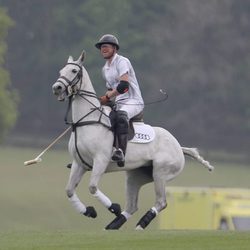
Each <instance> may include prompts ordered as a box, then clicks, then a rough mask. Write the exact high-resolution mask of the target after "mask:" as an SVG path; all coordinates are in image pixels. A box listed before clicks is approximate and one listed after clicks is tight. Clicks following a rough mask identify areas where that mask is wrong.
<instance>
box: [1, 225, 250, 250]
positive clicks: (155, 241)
mask: <svg viewBox="0 0 250 250" xmlns="http://www.w3.org/2000/svg"><path fill="white" fill-rule="evenodd" d="M249 240H250V236H249V233H242V232H241V233H239V232H219V231H159V230H155V231H143V232H139V231H118V232H117V231H115V232H114V231H112V232H110V231H109V232H106V231H103V232H100V231H97V232H80V231H53V232H50V231H42V232H37V231H36V232H25V231H23V232H14V233H13V232H12V233H2V234H0V249H1V250H8V249H11V250H15V249H16V250H22V249H23V250H30V249H33V250H45V249H46V250H56V249H58V250H59V249H60V250H71V249H74V250H76V249H84V250H88V249H90V250H96V249H103V250H123V249H124V250H128V249H129V250H135V249H136V250H140V249H143V250H153V249H157V250H160V249H164V250H172V249H173V250H236V249H237V250H248V249H249Z"/></svg>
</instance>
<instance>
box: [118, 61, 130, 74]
mask: <svg viewBox="0 0 250 250" xmlns="http://www.w3.org/2000/svg"><path fill="white" fill-rule="evenodd" d="M117 71H118V75H119V77H121V76H122V75H124V74H126V73H128V72H129V61H128V60H126V59H125V58H123V59H121V60H119V62H118V64H117Z"/></svg>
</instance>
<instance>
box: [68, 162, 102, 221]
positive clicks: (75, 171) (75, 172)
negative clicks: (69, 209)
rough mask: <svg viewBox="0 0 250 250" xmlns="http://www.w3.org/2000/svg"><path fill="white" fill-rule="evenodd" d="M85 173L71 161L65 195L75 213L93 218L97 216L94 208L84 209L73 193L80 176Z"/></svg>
mask: <svg viewBox="0 0 250 250" xmlns="http://www.w3.org/2000/svg"><path fill="white" fill-rule="evenodd" d="M85 172H86V170H85V169H84V168H83V167H82V166H79V165H78V164H77V163H76V162H75V161H73V163H72V166H71V171H70V176H69V180H68V184H67V186H66V194H67V196H68V198H69V201H70V203H71V204H72V206H73V207H74V208H75V209H76V211H77V212H79V213H80V214H83V215H85V216H87V217H92V218H95V217H96V216H97V213H96V211H95V209H94V207H86V206H85V205H84V204H83V203H82V202H81V201H80V199H79V198H78V196H77V194H76V192H75V189H76V187H77V185H78V184H79V182H80V181H81V179H82V176H83V174H84V173H85Z"/></svg>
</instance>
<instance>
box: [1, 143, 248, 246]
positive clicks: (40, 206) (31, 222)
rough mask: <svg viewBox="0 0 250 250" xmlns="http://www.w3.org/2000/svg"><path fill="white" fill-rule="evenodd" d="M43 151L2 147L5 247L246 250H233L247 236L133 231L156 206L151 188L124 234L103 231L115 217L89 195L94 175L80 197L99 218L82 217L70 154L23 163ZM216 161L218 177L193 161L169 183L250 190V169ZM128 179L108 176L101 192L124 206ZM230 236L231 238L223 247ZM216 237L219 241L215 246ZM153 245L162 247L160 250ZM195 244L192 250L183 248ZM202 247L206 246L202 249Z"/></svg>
mask: <svg viewBox="0 0 250 250" xmlns="http://www.w3.org/2000/svg"><path fill="white" fill-rule="evenodd" d="M40 151H41V150H36V149H26V148H9V147H1V148H0V155H1V163H0V170H1V175H0V207H1V209H0V249H99V248H100V247H101V246H102V248H103V249H125V247H126V244H127V247H126V249H129V248H130V249H213V250H215V249H223V248H219V246H222V245H223V244H228V246H229V247H228V248H227V249H246V248H244V245H242V248H240V247H241V245H239V246H237V248H233V247H232V246H233V243H232V244H231V243H230V244H229V242H230V241H234V240H235V242H237V240H239V239H242V240H241V242H244V241H245V239H246V237H247V235H248V234H244V233H232V232H231V233H222V232H198V231H196V232H189V231H187V232H184V231H159V230H157V229H158V221H157V219H155V220H154V221H153V222H152V224H150V226H149V227H148V230H147V231H146V232H143V233H141V232H135V231H133V229H134V227H135V225H136V223H137V221H138V220H139V219H140V217H141V216H142V215H143V214H144V213H145V212H146V211H147V210H148V209H149V208H150V207H152V206H153V203H154V191H153V185H152V184H149V185H146V186H145V187H144V188H143V189H142V190H141V193H140V199H139V210H138V212H137V213H136V214H135V215H134V216H133V217H132V218H131V219H130V220H129V221H128V222H127V223H126V224H125V225H124V226H123V227H122V230H121V233H119V232H103V231H102V229H103V228H104V227H105V226H106V225H107V224H108V223H109V222H110V221H111V220H113V218H114V217H113V215H112V214H111V213H110V212H109V211H107V209H105V208H104V207H103V206H102V205H100V204H99V203H98V201H96V200H95V199H94V198H93V197H92V196H91V195H90V194H89V192H88V180H89V173H87V174H86V176H84V178H83V180H82V182H81V183H80V185H79V187H78V189H77V193H78V195H79V197H80V199H81V200H82V201H84V203H85V204H86V205H93V206H94V207H95V208H96V210H97V213H98V216H97V218H96V219H90V218H87V217H85V216H81V215H79V214H77V213H76V212H75V211H74V209H73V208H72V207H71V205H70V203H69V202H68V200H67V197H66V195H65V191H64V189H65V185H66V182H67V179H68V175H69V170H68V169H67V168H66V167H65V166H66V164H67V163H68V162H70V158H69V155H68V153H67V151H64V150H51V151H49V152H48V153H47V154H45V155H44V157H43V161H42V162H41V163H39V164H36V165H31V166H24V165H23V162H24V161H26V160H29V159H32V158H34V157H35V156H37V155H38V154H39V153H40ZM208 160H211V159H208ZM211 163H212V164H213V165H214V166H215V171H214V172H213V173H210V172H209V171H207V169H205V168H203V167H202V166H200V165H198V164H196V163H194V162H193V161H192V160H191V161H188V162H187V164H186V168H185V169H184V171H183V172H182V173H181V174H180V175H179V176H178V177H177V178H176V179H175V180H174V181H172V182H171V183H169V185H171V186H174V185H181V186H225V187H243V188H246V187H248V188H249V187H250V184H249V176H250V167H249V166H247V165H242V164H236V163H231V164H229V163H228V164H226V163H220V162H213V161H211ZM124 176H125V175H124V173H123V172H120V173H112V174H107V175H105V176H104V177H103V179H102V181H101V184H100V188H101V190H102V191H103V192H105V193H106V194H108V196H109V197H110V198H111V199H112V201H113V202H118V203H120V204H121V206H122V207H123V206H124V204H125V198H124V197H125V178H124ZM192 237H193V238H192ZM71 238H72V240H71ZM225 238H226V239H227V240H225V242H224V243H223V239H225ZM216 239H217V240H218V241H220V243H217V244H214V243H213V241H214V240H216ZM98 242H99V243H98ZM196 242H197V243H196ZM151 243H152V244H153V243H154V244H157V245H156V247H155V248H154V247H153V246H152V245H151ZM191 243H193V244H194V245H193V247H191V248H184V246H189V245H190V244H191ZM8 244H9V245H8ZM81 244H83V246H84V248H81ZM199 244H202V245H204V246H206V247H207V248H200V247H199ZM242 244H243V243H242ZM8 246H10V247H9V248H8ZM15 246H16V247H15ZM62 246H65V248H62ZM88 247H89V248H88ZM136 247H137V248H136ZM174 247H175V248H174Z"/></svg>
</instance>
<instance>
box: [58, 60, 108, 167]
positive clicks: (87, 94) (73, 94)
mask: <svg viewBox="0 0 250 250" xmlns="http://www.w3.org/2000/svg"><path fill="white" fill-rule="evenodd" d="M68 64H73V65H77V66H79V65H78V64H75V63H68ZM79 67H80V66H79ZM79 72H81V73H80V74H77V75H76V77H75V78H74V79H73V80H72V81H69V80H68V79H67V78H66V77H61V78H62V79H63V80H65V81H66V82H67V83H68V84H69V85H68V87H67V88H66V89H67V92H68V94H70V96H69V97H68V100H69V102H68V106H67V110H66V113H65V116H64V122H65V123H66V124H67V125H71V127H72V132H73V133H74V135H75V136H74V138H75V140H74V141H75V149H76V152H77V155H78V157H79V159H80V160H81V161H82V163H83V164H84V165H86V166H87V167H88V170H91V169H92V168H93V166H92V165H90V164H89V163H88V162H86V161H85V160H84V159H83V157H82V156H81V154H80V151H79V149H78V146H77V144H78V143H77V142H78V136H77V127H82V126H87V125H92V124H101V125H102V126H104V127H106V128H107V129H111V126H110V125H107V124H105V123H103V122H102V116H103V115H104V116H106V117H108V115H106V114H105V113H104V112H103V108H102V107H101V106H100V107H98V106H96V105H95V104H94V103H93V102H91V101H90V100H89V99H88V98H87V97H91V98H95V99H97V100H98V97H97V95H96V94H95V93H94V92H90V91H87V90H78V91H75V90H73V88H72V87H74V86H75V85H76V84H77V83H78V82H79V81H81V82H80V85H82V68H81V67H80V71H79ZM79 75H80V77H78V76H79ZM76 79H77V80H76ZM58 81H59V82H61V83H63V81H61V80H60V79H59V80H58ZM63 84H64V83H63ZM69 87H70V89H71V91H72V92H71V93H69ZM76 96H79V97H81V98H82V99H84V100H85V101H87V102H88V103H89V104H91V105H92V106H93V108H91V109H90V111H89V112H88V113H87V114H85V115H84V116H82V117H81V118H80V119H79V120H78V121H77V122H73V121H69V120H68V116H69V113H70V111H71V109H72V102H73V98H75V97H76ZM95 111H99V112H100V116H99V118H98V120H90V121H84V119H85V118H87V117H88V116H89V115H91V114H92V113H94V112H95Z"/></svg>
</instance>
